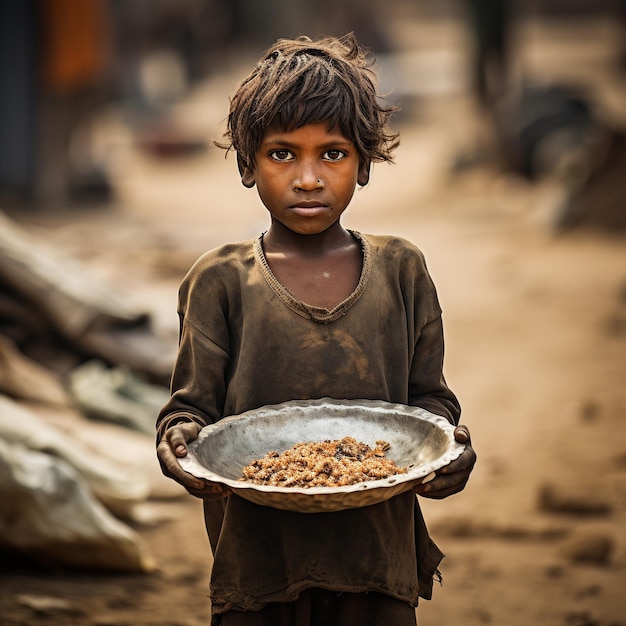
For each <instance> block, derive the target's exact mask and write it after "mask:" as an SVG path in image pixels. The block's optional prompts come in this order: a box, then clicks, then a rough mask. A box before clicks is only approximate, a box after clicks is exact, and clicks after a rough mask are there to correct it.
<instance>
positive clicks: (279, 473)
mask: <svg viewBox="0 0 626 626" xmlns="http://www.w3.org/2000/svg"><path fill="white" fill-rule="evenodd" d="M388 449H389V443H388V442H386V441H383V440H378V441H376V447H374V448H372V447H371V446H369V445H367V444H366V443H363V442H360V441H357V440H356V439H355V438H354V437H343V438H342V439H334V440H331V439H326V440H324V441H312V442H302V443H297V444H295V445H293V446H292V447H291V448H288V449H287V450H285V451H284V452H282V453H278V452H276V451H271V452H268V453H266V454H265V455H264V456H263V457H262V458H260V459H255V460H253V461H252V462H251V463H249V464H248V465H246V466H245V467H244V468H243V470H242V477H241V478H240V480H241V481H247V482H251V483H255V484H257V485H271V486H275V487H304V488H307V487H343V486H346V485H355V484H357V483H361V482H365V481H369V480H380V479H383V478H388V477H389V476H394V475H396V474H406V472H407V470H406V468H404V467H398V465H396V463H395V462H394V461H392V460H391V459H389V458H386V457H385V452H386V451H387V450H388Z"/></svg>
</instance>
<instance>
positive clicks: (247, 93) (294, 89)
mask: <svg viewBox="0 0 626 626" xmlns="http://www.w3.org/2000/svg"><path fill="white" fill-rule="evenodd" d="M373 62H374V58H373V56H372V55H371V54H370V53H369V51H367V50H365V49H364V48H362V47H361V46H360V45H359V44H358V42H357V40H356V37H355V36H354V34H353V33H349V34H347V35H344V36H343V37H340V38H336V37H326V36H324V37H320V38H318V39H317V40H315V41H313V40H312V39H310V38H309V37H305V36H301V37H298V38H297V39H279V40H278V41H277V42H276V43H275V44H274V45H273V46H272V47H271V48H269V49H268V50H267V51H266V52H265V54H264V55H263V57H262V58H261V60H260V61H259V62H258V64H257V66H256V67H255V68H254V70H253V71H252V72H251V73H250V74H249V75H248V76H247V78H245V79H244V80H243V82H242V83H241V84H240V86H239V88H238V89H237V91H236V92H235V94H234V96H233V97H232V98H231V101H230V112H229V115H228V127H227V130H226V132H225V134H224V137H225V138H226V139H227V143H223V144H221V143H217V145H218V146H220V147H221V148H224V149H226V150H227V151H228V150H231V149H234V150H235V151H236V152H237V154H238V156H239V158H240V159H242V160H243V162H244V163H246V164H248V165H250V166H252V167H254V155H255V153H256V151H257V150H258V148H259V146H260V145H261V141H262V140H263V135H264V134H265V131H266V130H267V128H268V127H269V126H270V125H271V124H277V125H278V126H279V127H280V128H281V129H284V130H294V129H296V128H300V127H301V126H304V125H306V124H315V123H318V122H325V121H328V122H329V124H330V126H331V128H339V129H340V130H341V132H342V133H343V134H344V135H345V137H347V138H348V139H349V140H350V141H352V142H353V143H354V145H355V147H356V150H357V152H358V154H359V159H360V162H361V163H362V164H363V163H370V162H382V161H387V162H391V161H393V155H392V153H393V151H394V149H395V148H396V147H397V146H398V143H399V142H398V135H397V134H394V133H393V132H391V130H390V129H389V127H388V121H389V118H390V116H391V115H392V113H393V112H395V111H396V109H397V107H396V106H392V105H386V104H385V103H384V102H383V101H382V98H381V96H380V95H379V94H378V92H377V86H376V75H375V74H374V72H373V71H372V69H371V66H372V65H373Z"/></svg>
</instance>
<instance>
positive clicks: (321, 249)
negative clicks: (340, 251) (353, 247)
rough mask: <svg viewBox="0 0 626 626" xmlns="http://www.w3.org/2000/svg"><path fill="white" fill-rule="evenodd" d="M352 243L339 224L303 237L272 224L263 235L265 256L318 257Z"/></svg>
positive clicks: (350, 236) (274, 223) (348, 234)
mask: <svg viewBox="0 0 626 626" xmlns="http://www.w3.org/2000/svg"><path fill="white" fill-rule="evenodd" d="M351 243H353V239H352V235H351V234H350V233H349V232H348V231H347V230H346V229H345V228H344V227H343V226H341V224H340V223H339V222H335V223H334V224H333V225H332V226H331V227H330V228H327V229H326V230H325V231H322V232H321V233H315V234H313V235H303V234H300V233H296V232H294V231H292V230H290V229H288V228H285V226H283V225H282V224H281V223H280V222H272V224H271V225H270V227H269V229H268V230H267V232H266V233H265V234H264V235H263V248H264V250H265V253H266V254H279V253H280V254H286V255H289V254H298V255H300V256H302V255H311V256H314V255H318V254H323V253H326V252H328V251H329V250H334V249H337V248H340V247H343V246H346V245H349V244H351Z"/></svg>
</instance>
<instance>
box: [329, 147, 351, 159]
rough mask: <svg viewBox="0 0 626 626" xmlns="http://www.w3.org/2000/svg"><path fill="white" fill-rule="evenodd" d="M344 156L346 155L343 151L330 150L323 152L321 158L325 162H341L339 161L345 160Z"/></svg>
mask: <svg viewBox="0 0 626 626" xmlns="http://www.w3.org/2000/svg"><path fill="white" fill-rule="evenodd" d="M346 156H348V155H347V154H346V153H345V152H344V151H343V150H338V149H337V148H332V149H331V150H326V152H324V155H323V158H324V160H325V161H341V159H345V158H346Z"/></svg>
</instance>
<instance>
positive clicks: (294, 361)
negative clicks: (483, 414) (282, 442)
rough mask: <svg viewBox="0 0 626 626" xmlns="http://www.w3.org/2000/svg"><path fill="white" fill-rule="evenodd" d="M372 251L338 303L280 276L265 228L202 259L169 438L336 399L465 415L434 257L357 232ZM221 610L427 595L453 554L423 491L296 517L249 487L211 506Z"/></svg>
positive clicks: (184, 292) (185, 318) (166, 417)
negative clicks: (249, 495)
mask: <svg viewBox="0 0 626 626" xmlns="http://www.w3.org/2000/svg"><path fill="white" fill-rule="evenodd" d="M352 234H353V236H354V237H355V238H356V239H357V240H359V241H360V243H361V247H362V251H363V269H362V272H361V278H360V281H359V284H358V286H357V287H356V289H355V291H354V292H353V293H352V294H351V295H350V296H349V297H348V298H347V299H346V300H345V301H344V302H342V303H341V304H339V305H338V306H337V307H335V308H334V309H332V310H330V311H328V310H325V309H321V308H318V307H311V306H308V305H306V304H304V303H302V302H299V301H297V300H296V299H295V298H294V297H293V296H292V295H291V293H290V292H289V291H288V290H286V289H285V288H284V287H283V286H282V285H281V284H280V283H279V282H278V281H277V280H276V278H275V276H274V275H273V274H272V272H271V270H270V268H269V266H268V264H267V262H266V260H265V257H264V254H263V246H262V237H259V238H258V239H256V240H250V241H246V242H242V243H237V244H229V245H225V246H222V247H221V248H218V249H216V250H213V251H211V252H208V253H206V254H205V255H204V256H202V257H201V258H200V259H199V260H198V261H197V262H196V264H195V265H194V266H193V268H192V269H191V270H190V271H189V273H188V275H187V276H186V277H185V279H184V281H183V283H182V285H181V288H180V294H179V316H180V323H181V326H180V347H179V355H178V359H177V363H176V366H175V368H174V373H173V376H172V397H171V399H170V401H169V402H168V404H167V405H166V406H165V407H164V408H163V410H162V411H161V413H160V415H159V418H158V421H157V429H158V438H159V439H160V437H161V436H162V434H163V432H164V431H165V430H166V429H167V428H168V426H170V425H172V424H175V423H178V422H181V421H194V422H197V423H199V424H201V425H206V424H209V423H212V422H214V421H216V420H219V419H220V418H222V417H224V416H227V415H236V414H238V413H242V412H244V411H248V410H251V409H255V408H258V407H260V406H263V405H269V404H278V403H281V402H285V401H288V400H297V399H300V400H305V399H312V398H321V397H331V398H337V399H353V400H354V399H374V400H375V399H377V400H384V401H388V402H397V403H403V404H409V405H415V406H420V407H422V408H424V409H426V410H428V411H431V412H432V413H436V414H438V415H443V416H444V417H446V418H447V419H449V420H450V421H451V422H453V423H458V419H459V416H460V407H459V404H458V401H457V399H456V397H455V396H454V394H453V393H452V392H451V391H450V389H449V388H448V387H447V385H446V382H445V380H444V377H443V373H442V368H443V352H444V345H443V331H442V322H441V309H440V307H439V303H438V300H437V295H436V291H435V287H434V285H433V282H432V280H431V278H430V276H429V274H428V271H427V269H426V265H425V262H424V258H423V255H422V254H421V252H420V251H419V250H418V249H417V248H416V247H415V246H413V245H412V244H411V243H409V242H407V241H406V240H404V239H401V238H398V237H389V236H380V235H362V234H360V233H357V232H352ZM204 508H205V521H206V526H207V530H208V533H209V539H210V542H211V546H212V549H213V555H214V565H213V571H212V578H211V600H212V604H213V610H214V611H215V612H224V611H227V610H231V609H234V608H236V609H242V610H255V609H258V608H261V607H262V606H263V605H264V604H266V603H267V602H279V601H289V600H293V599H295V598H296V597H297V596H298V594H299V593H300V592H301V591H302V590H303V589H305V588H307V587H323V588H326V589H333V590H337V591H349V592H367V591H378V592H382V593H386V594H389V595H391V596H393V597H395V598H398V599H401V600H404V601H406V602H409V603H411V604H412V605H417V601H418V596H422V597H424V598H430V596H431V593H432V576H433V573H434V571H435V569H436V567H437V565H438V563H439V561H440V560H441V558H442V554H441V552H440V551H439V550H438V548H437V547H436V546H435V545H434V544H433V543H432V541H431V540H430V539H429V537H428V533H427V531H426V527H425V525H424V520H423V518H422V514H421V511H420V509H419V505H418V503H417V498H416V497H415V495H414V494H412V493H410V492H409V493H405V494H402V495H399V496H396V497H394V498H392V499H391V500H389V501H387V502H384V503H381V504H377V505H373V506H369V507H364V508H360V509H353V510H347V511H339V512H333V513H294V512H288V511H282V510H276V509H272V508H269V507H262V506H258V505H256V504H253V503H250V502H248V501H247V500H244V499H242V498H240V497H238V496H234V495H231V496H229V497H228V498H227V499H226V500H218V501H212V500H206V501H205V502H204Z"/></svg>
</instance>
